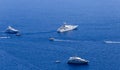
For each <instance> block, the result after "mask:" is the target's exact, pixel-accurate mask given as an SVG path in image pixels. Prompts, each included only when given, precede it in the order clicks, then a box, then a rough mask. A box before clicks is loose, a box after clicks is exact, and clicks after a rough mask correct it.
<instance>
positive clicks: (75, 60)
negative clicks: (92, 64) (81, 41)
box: [67, 56, 89, 64]
mask: <svg viewBox="0 0 120 70" xmlns="http://www.w3.org/2000/svg"><path fill="white" fill-rule="evenodd" d="M88 62H89V61H88V60H85V59H82V58H80V57H76V56H75V57H70V58H69V59H68V62H67V63H68V64H88Z"/></svg>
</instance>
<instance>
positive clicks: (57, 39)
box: [54, 39, 79, 42]
mask: <svg viewBox="0 0 120 70" xmlns="http://www.w3.org/2000/svg"><path fill="white" fill-rule="evenodd" d="M54 41H60V42H79V41H74V40H62V39H54Z"/></svg>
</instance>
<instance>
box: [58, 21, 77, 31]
mask: <svg viewBox="0 0 120 70" xmlns="http://www.w3.org/2000/svg"><path fill="white" fill-rule="evenodd" d="M77 27H78V25H68V24H66V23H64V25H62V26H61V27H60V28H58V29H57V31H58V32H66V31H70V30H74V29H76V28H77Z"/></svg>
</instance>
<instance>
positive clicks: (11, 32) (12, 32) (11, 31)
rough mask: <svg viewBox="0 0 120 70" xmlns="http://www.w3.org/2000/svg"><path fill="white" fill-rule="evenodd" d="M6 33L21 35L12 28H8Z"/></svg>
mask: <svg viewBox="0 0 120 70" xmlns="http://www.w3.org/2000/svg"><path fill="white" fill-rule="evenodd" d="M5 32H6V33H8V34H17V33H19V30H17V29H15V28H13V27H11V26H8V28H7V29H6V31H5Z"/></svg>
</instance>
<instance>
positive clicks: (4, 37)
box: [0, 36, 10, 39]
mask: <svg viewBox="0 0 120 70" xmlns="http://www.w3.org/2000/svg"><path fill="white" fill-rule="evenodd" d="M0 38H1V39H7V38H10V37H6V36H3V37H0Z"/></svg>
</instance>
